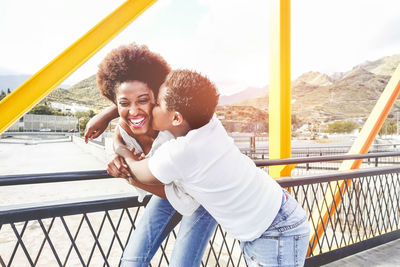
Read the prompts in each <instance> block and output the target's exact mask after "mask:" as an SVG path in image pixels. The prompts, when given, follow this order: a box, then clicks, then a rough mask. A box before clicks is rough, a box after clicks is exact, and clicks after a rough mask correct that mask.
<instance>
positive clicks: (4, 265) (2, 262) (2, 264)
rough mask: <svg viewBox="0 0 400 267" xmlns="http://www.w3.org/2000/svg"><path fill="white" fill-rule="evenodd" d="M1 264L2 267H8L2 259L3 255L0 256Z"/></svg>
mask: <svg viewBox="0 0 400 267" xmlns="http://www.w3.org/2000/svg"><path fill="white" fill-rule="evenodd" d="M0 264H1V267H6V264H5V263H4V261H3V258H2V257H1V255H0Z"/></svg>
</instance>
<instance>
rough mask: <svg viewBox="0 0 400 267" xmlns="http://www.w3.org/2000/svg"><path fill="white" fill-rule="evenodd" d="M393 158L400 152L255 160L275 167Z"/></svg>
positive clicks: (257, 163) (261, 164)
mask: <svg viewBox="0 0 400 267" xmlns="http://www.w3.org/2000/svg"><path fill="white" fill-rule="evenodd" d="M393 156H400V152H386V153H366V154H351V155H349V154H345V155H334V156H317V157H303V158H287V159H270V160H254V163H255V164H256V165H257V166H273V165H289V164H299V163H312V162H325V161H338V160H348V159H368V158H376V157H379V158H381V157H393Z"/></svg>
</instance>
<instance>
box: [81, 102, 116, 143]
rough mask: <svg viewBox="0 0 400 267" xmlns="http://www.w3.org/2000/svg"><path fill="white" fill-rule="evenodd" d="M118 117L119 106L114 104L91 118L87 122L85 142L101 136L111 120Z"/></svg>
mask: <svg viewBox="0 0 400 267" xmlns="http://www.w3.org/2000/svg"><path fill="white" fill-rule="evenodd" d="M118 117H119V115H118V108H117V106H115V105H113V106H110V107H108V108H105V109H104V110H102V111H101V112H100V113H99V114H97V115H96V116H94V117H93V118H91V119H90V120H89V122H88V123H87V124H86V128H85V142H86V143H87V142H88V141H89V139H95V138H97V137H99V136H100V135H101V134H102V133H103V132H104V130H105V129H106V128H107V126H108V124H109V123H110V121H112V120H113V119H115V118H118Z"/></svg>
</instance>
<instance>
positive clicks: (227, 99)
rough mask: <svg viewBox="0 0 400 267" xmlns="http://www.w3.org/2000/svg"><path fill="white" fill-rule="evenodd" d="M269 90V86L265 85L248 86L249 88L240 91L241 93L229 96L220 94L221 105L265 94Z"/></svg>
mask: <svg viewBox="0 0 400 267" xmlns="http://www.w3.org/2000/svg"><path fill="white" fill-rule="evenodd" d="M267 92H268V86H265V87H248V88H247V89H245V90H243V91H240V92H239V93H236V94H232V95H229V96H224V95H223V96H220V98H219V105H221V106H223V105H230V104H233V103H236V102H239V101H243V100H245V99H249V98H255V97H259V96H262V95H264V94H265V93H267Z"/></svg>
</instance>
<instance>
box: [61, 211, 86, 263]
mask: <svg viewBox="0 0 400 267" xmlns="http://www.w3.org/2000/svg"><path fill="white" fill-rule="evenodd" d="M60 217H63V216H60ZM82 224H83V216H82V219H81V221H80V222H79V225H78V228H77V230H76V233H75V236H74V242H76V239H77V238H78V234H79V231H80V230H81V227H82ZM72 247H73V245H72V244H71V246H70V247H69V250H68V253H67V256H66V257H65V261H64V265H66V264H67V261H68V258H69V255H70V253H71V251H72ZM85 266H86V265H85Z"/></svg>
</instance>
